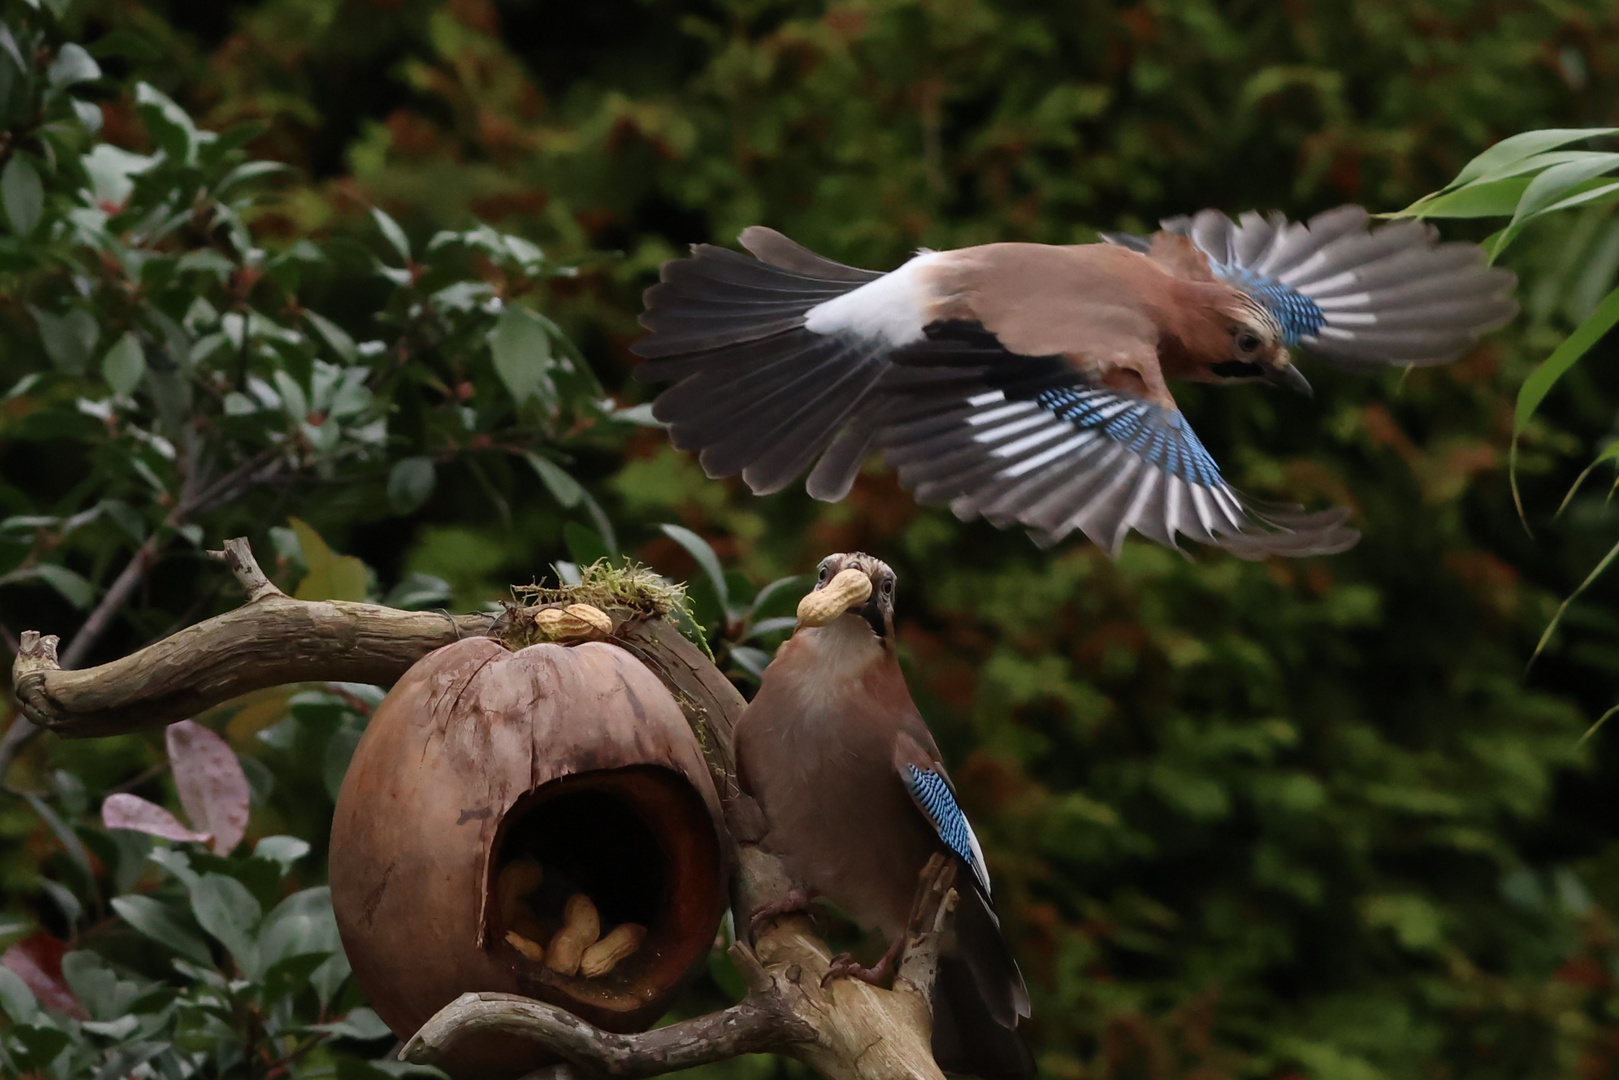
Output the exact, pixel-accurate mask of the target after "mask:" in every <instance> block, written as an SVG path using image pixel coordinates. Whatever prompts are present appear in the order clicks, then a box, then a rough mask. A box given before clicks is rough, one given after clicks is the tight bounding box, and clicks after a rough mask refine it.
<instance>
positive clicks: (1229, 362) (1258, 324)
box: [1201, 290, 1314, 397]
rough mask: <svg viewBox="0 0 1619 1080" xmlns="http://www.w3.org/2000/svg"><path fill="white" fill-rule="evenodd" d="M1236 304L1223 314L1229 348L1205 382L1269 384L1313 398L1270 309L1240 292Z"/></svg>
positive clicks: (1212, 367) (1207, 375)
mask: <svg viewBox="0 0 1619 1080" xmlns="http://www.w3.org/2000/svg"><path fill="white" fill-rule="evenodd" d="M1236 292H1237V298H1236V301H1235V303H1234V304H1233V305H1232V306H1231V307H1230V308H1228V309H1227V310H1226V311H1225V312H1224V313H1223V314H1224V315H1225V318H1226V322H1227V329H1228V330H1229V335H1230V345H1229V348H1228V349H1227V350H1226V352H1225V354H1224V355H1222V356H1217V357H1216V358H1215V359H1214V360H1213V361H1212V362H1211V363H1210V364H1209V365H1208V367H1207V369H1206V370H1205V372H1204V373H1203V378H1202V380H1201V381H1203V382H1217V383H1240V382H1267V383H1271V384H1273V385H1275V386H1285V387H1287V388H1288V389H1289V390H1294V391H1297V392H1298V393H1300V394H1303V395H1304V396H1305V397H1313V396H1314V391H1312V390H1311V389H1310V382H1309V380H1308V379H1306V378H1305V377H1304V375H1303V374H1302V373H1301V372H1300V371H1299V369H1298V368H1296V367H1294V366H1293V358H1292V357H1291V356H1290V355H1289V354H1288V351H1287V343H1286V336H1285V334H1284V332H1283V330H1282V324H1281V323H1280V322H1279V321H1278V320H1277V318H1276V316H1275V315H1274V314H1272V313H1271V311H1270V309H1269V308H1267V307H1265V305H1264V304H1262V303H1260V302H1259V301H1257V300H1255V299H1254V298H1253V297H1251V296H1249V295H1248V294H1247V293H1245V292H1242V291H1241V290H1237V291H1236Z"/></svg>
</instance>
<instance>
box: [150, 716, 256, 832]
mask: <svg viewBox="0 0 1619 1080" xmlns="http://www.w3.org/2000/svg"><path fill="white" fill-rule="evenodd" d="M168 742H169V764H170V765H172V766H173V767H174V786H175V787H176V788H178V789H179V791H180V805H181V806H183V807H185V808H186V816H187V817H189V818H190V819H191V824H192V825H194V826H196V827H197V828H199V829H206V830H208V831H209V832H210V833H212V834H213V837H214V854H216V855H224V854H226V853H227V852H229V851H230V850H231V849H232V848H234V847H235V846H236V845H237V844H239V843H241V841H242V836H243V834H245V833H246V832H247V798H248V791H247V775H246V774H245V773H243V772H242V763H241V762H240V761H237V760H236V752H235V751H233V750H232V749H231V748H230V744H229V743H227V742H226V741H225V740H224V739H221V738H220V737H219V736H218V735H215V734H214V733H213V732H212V731H209V730H208V729H207V728H205V727H203V726H202V725H201V724H195V723H192V722H191V721H190V720H182V721H180V722H179V723H178V724H170V725H169V732H168Z"/></svg>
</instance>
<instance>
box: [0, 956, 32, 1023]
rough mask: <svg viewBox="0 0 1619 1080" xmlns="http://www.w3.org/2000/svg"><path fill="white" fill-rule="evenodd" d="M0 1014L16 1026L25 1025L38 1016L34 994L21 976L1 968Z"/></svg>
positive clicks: (6, 968)
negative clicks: (2, 1013)
mask: <svg viewBox="0 0 1619 1080" xmlns="http://www.w3.org/2000/svg"><path fill="white" fill-rule="evenodd" d="M0 1012H4V1013H5V1014H6V1016H8V1017H9V1018H10V1019H11V1020H12V1022H13V1023H18V1024H26V1023H28V1022H29V1021H31V1020H32V1019H34V1017H36V1016H38V1015H39V1002H37V1001H35V1000H34V992H33V991H32V990H30V989H28V984H27V983H25V982H23V981H22V976H21V975H18V974H17V973H16V972H15V971H12V970H11V969H10V968H8V967H3V966H0Z"/></svg>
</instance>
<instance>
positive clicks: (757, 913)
mask: <svg viewBox="0 0 1619 1080" xmlns="http://www.w3.org/2000/svg"><path fill="white" fill-rule="evenodd" d="M809 909H810V898H809V893H807V892H805V891H804V889H803V888H802V887H800V886H798V885H794V886H793V887H792V888H791V889H788V890H787V895H786V896H784V897H782V898H781V899H780V900H777V901H775V902H774V903H769V904H765V905H764V906H763V907H760V908H756V909H755V910H754V912H753V914H752V915H750V916H748V940H750V941H751V940H753V939H754V938H756V937H758V936H759V930H760V929H761V928H762V927H763V926H764V924H765V923H767V922H769V921H770V920H771V919H774V918H775V917H776V916H778V915H792V914H795V913H798V912H806V913H807V912H808V911H809Z"/></svg>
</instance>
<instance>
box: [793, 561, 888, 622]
mask: <svg viewBox="0 0 1619 1080" xmlns="http://www.w3.org/2000/svg"><path fill="white" fill-rule="evenodd" d="M870 597H871V578H869V577H867V576H866V572H865V571H864V570H857V569H856V568H854V567H852V566H851V567H849V568H848V569H847V570H844V571H841V572H840V573H839V574H838V575H837V576H836V577H834V578H833V579H832V580H831V581H829V582H827V583H826V585H824V586H823V587H821V588H819V589H816V590H815V591H814V592H812V593H810V594H809V595H808V596H806V597H804V599H802V600H800V601H799V602H798V622H799V625H801V626H825V625H826V624H827V623H829V622H831V621H832V620H833V619H836V618H837V617H838V616H839V615H842V614H843V613H844V612H846V611H848V610H849V609H850V608H851V607H853V606H854V605H856V604H863V603H865V602H866V600H868V599H869V598H870Z"/></svg>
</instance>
